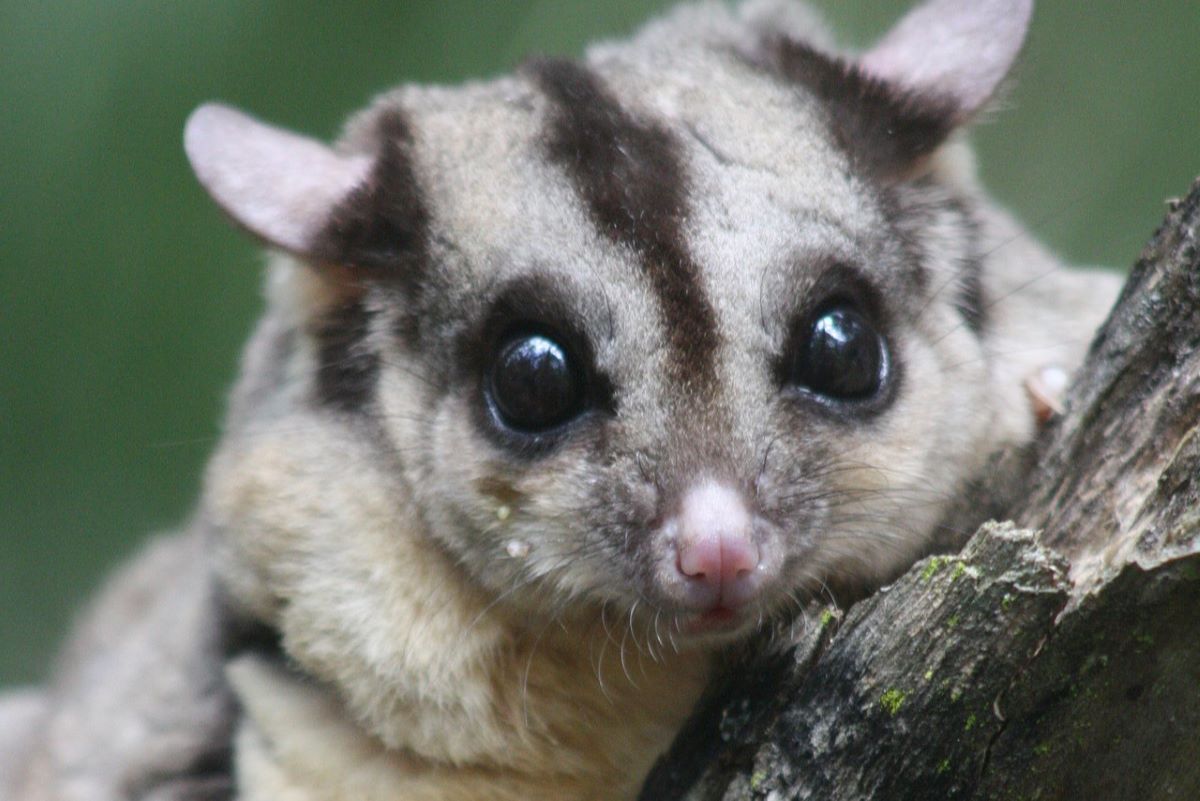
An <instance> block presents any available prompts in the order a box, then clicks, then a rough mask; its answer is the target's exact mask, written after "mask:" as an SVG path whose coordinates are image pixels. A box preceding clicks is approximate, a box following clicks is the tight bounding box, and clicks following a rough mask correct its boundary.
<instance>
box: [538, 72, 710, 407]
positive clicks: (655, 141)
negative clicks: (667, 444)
mask: <svg viewBox="0 0 1200 801" xmlns="http://www.w3.org/2000/svg"><path fill="white" fill-rule="evenodd" d="M532 70H533V74H534V75H535V77H536V80H537V82H538V84H539V85H540V87H541V88H542V91H544V92H545V93H546V95H547V96H548V97H549V99H550V101H551V102H552V103H553V104H554V116H553V120H552V122H551V127H550V131H549V141H548V146H549V152H550V155H551V157H552V158H553V159H554V161H555V162H557V163H558V164H560V165H561V166H563V167H564V168H565V169H566V171H567V173H568V175H569V176H570V177H571V180H572V182H573V183H574V185H575V188H576V191H578V192H579V194H580V196H581V197H582V198H583V200H584V202H585V203H586V205H587V207H588V210H589V212H590V213H591V216H592V219H593V221H594V223H595V225H596V227H597V228H599V230H600V231H602V232H603V233H604V235H605V236H607V237H608V238H609V239H611V240H613V241H614V242H617V243H620V244H622V245H625V246H626V247H628V248H630V249H632V250H633V251H634V252H636V253H637V255H638V256H639V257H640V261H641V266H642V270H643V272H644V273H645V275H646V277H647V278H648V279H649V281H650V285H651V287H653V289H654V293H655V295H656V296H657V298H658V302H659V306H660V308H661V309H662V314H663V319H664V323H665V325H666V328H667V337H668V342H669V343H670V347H671V360H670V365H671V368H670V369H671V370H672V372H673V373H674V377H675V378H676V379H678V380H679V381H681V382H682V383H684V384H687V385H689V387H690V388H692V389H693V390H698V389H700V388H702V387H705V386H709V387H711V386H712V385H713V384H714V383H715V381H714V379H715V373H716V366H715V358H716V350H717V346H718V344H719V335H718V333H717V315H716V311H715V310H714V309H713V306H712V303H711V302H710V301H709V299H708V297H707V296H706V295H705V293H704V290H703V288H702V285H701V282H700V271H699V269H698V268H697V266H696V264H695V262H694V261H693V260H692V258H691V255H690V254H689V253H688V248H687V245H686V243H685V241H684V237H683V231H682V226H683V222H684V218H685V215H686V203H685V197H684V196H685V192H686V189H685V185H684V177H683V169H682V167H681V165H680V163H679V155H678V152H677V145H676V143H675V141H674V139H673V138H672V136H671V134H670V133H669V132H668V131H667V130H666V129H665V128H662V127H660V126H657V125H654V124H653V123H650V122H648V121H644V120H639V119H637V118H635V117H634V116H633V115H631V114H630V113H629V112H628V111H626V110H625V109H624V108H622V107H621V106H620V104H619V103H618V102H617V101H616V99H615V98H613V97H612V96H611V95H610V94H609V92H608V90H607V89H606V88H605V87H604V85H603V84H602V83H601V82H600V80H599V78H597V77H596V76H595V75H593V74H592V73H591V72H589V71H588V70H587V69H585V68H584V67H582V66H580V65H578V64H575V63H573V62H569V61H560V60H551V61H542V62H538V63H535V64H534V65H533V66H532Z"/></svg>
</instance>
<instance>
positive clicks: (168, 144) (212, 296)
mask: <svg viewBox="0 0 1200 801" xmlns="http://www.w3.org/2000/svg"><path fill="white" fill-rule="evenodd" d="M667 5H669V3H667V2H664V1H663V0H616V1H614V2H604V3H600V2H596V0H590V2H589V1H585V0H569V1H564V0H556V1H555V2H549V1H548V0H514V1H512V2H481V1H479V0H476V1H475V2H469V1H468V0H441V1H440V2H436V3H433V2H429V3H414V2H409V3H403V2H394V3H382V2H336V3H333V2H297V1H296V0H292V1H291V2H283V1H282V0H274V1H273V2H269V1H267V0H263V2H234V0H206V1H205V2H203V3H168V2H150V1H149V0H140V1H134V0H108V2H104V0H91V1H90V2H83V1H81V0H59V1H58V2H53V3H35V2H32V0H8V2H5V3H0V101H2V102H3V108H4V111H3V114H0V296H2V297H3V301H2V305H0V420H2V421H3V422H2V425H3V428H2V429H0V432H2V433H0V684H5V683H13V682H25V681H32V680H36V679H37V678H38V677H39V676H42V675H43V674H44V672H45V670H46V667H47V665H48V663H49V660H50V658H51V655H52V653H53V649H54V647H55V645H56V643H57V642H58V640H59V639H60V638H61V636H62V634H63V632H64V630H65V628H66V626H67V624H68V622H69V620H70V616H71V614H72V611H73V610H75V609H76V608H78V606H79V605H80V604H81V602H82V601H83V600H84V598H86V597H87V596H88V595H89V594H90V593H91V592H93V591H94V589H95V588H96V586H97V584H98V582H99V581H100V579H101V577H102V576H103V575H104V573H105V572H106V571H109V570H110V569H111V568H112V567H113V566H114V565H115V564H116V563H118V562H119V561H120V560H121V559H122V558H124V557H125V556H126V555H127V554H128V553H129V552H130V551H131V550H132V549H134V548H135V547H136V545H137V543H138V542H139V541H140V540H142V539H143V538H144V537H145V536H147V535H148V534H149V533H151V532H153V531H155V530H161V529H165V528H169V527H171V526H172V525H175V524H176V523H178V522H180V521H181V520H183V519H184V518H185V516H186V515H187V514H188V512H189V509H190V507H191V504H192V503H193V499H194V497H195V495H196V491H197V487H198V483H199V476H200V471H201V469H202V465H203V462H204V459H205V456H206V454H207V453H208V451H209V450H210V448H211V446H212V444H213V442H214V439H215V436H216V433H217V430H218V421H219V418H220V415H221V409H222V404H223V400H222V398H223V393H224V388H225V387H226V385H227V384H228V383H229V382H230V380H231V379H232V377H233V375H234V369H235V363H236V359H237V355H238V350H239V346H240V344H241V342H242V340H243V338H244V337H245V336H246V334H247V332H248V331H249V328H250V326H251V323H252V321H253V319H254V317H255V314H256V313H257V310H258V307H259V290H258V285H259V278H260V276H259V273H260V267H261V263H262V259H261V256H260V255H259V253H258V252H257V250H256V248H255V247H254V246H253V245H252V244H251V243H250V242H249V241H248V240H247V239H245V238H243V237H242V236H241V235H239V234H238V233H237V232H235V231H234V230H232V229H231V228H230V227H229V226H227V225H226V224H225V223H224V222H223V220H222V218H221V216H220V215H219V214H218V213H217V212H216V211H215V210H214V208H213V207H212V206H211V205H210V204H209V203H208V202H207V200H206V199H205V197H204V196H203V194H202V193H201V191H200V190H199V189H198V188H197V187H196V185H195V183H194V182H193V180H192V178H191V176H190V174H189V172H188V168H187V165H186V163H185V161H184V158H183V154H182V151H181V147H180V131H181V129H182V125H183V121H184V119H185V117H186V115H187V113H188V112H189V111H190V110H191V109H192V108H193V107H194V106H195V105H197V104H198V103H200V102H202V101H204V100H208V99H212V98H220V99H223V100H226V101H229V102H232V103H234V104H236V105H239V106H242V107H244V108H246V109H250V110H253V111H254V112H255V113H256V114H258V115H261V116H263V117H265V118H266V119H269V120H272V121H275V122H278V123H281V124H284V125H287V126H290V127H294V128H297V129H300V130H303V131H306V132H310V133H313V134H316V135H319V136H321V137H326V138H328V137H331V136H332V135H334V134H335V133H336V132H337V130H338V125H339V122H340V121H341V120H342V119H343V117H344V116H345V115H346V114H347V113H348V112H350V111H351V110H354V109H356V108H358V107H359V106H361V105H363V103H364V102H365V101H366V100H367V99H368V98H369V97H370V96H371V94H372V93H374V92H376V91H378V90H381V89H384V88H386V87H388V86H390V85H393V84H395V83H398V82H400V81H402V80H403V81H427V82H428V81H432V82H456V81H459V80H461V79H464V78H468V77H479V76H486V75H490V74H494V73H497V72H500V71H504V70H507V69H509V68H511V67H512V66H514V65H515V64H516V63H517V62H518V61H519V60H520V59H521V58H522V57H524V56H526V55H529V54H534V53H568V54H571V53H578V52H579V51H580V49H581V48H582V46H583V44H584V43H585V42H587V41H588V40H590V39H593V38H595V37H597V36H606V35H612V34H618V33H623V32H626V31H628V30H630V29H631V28H632V27H633V26H634V25H635V24H636V23H637V22H638V21H640V20H642V19H644V18H645V17H647V16H649V15H651V14H652V13H654V12H655V11H657V10H660V9H662V8H664V7H666V6H667ZM822 5H823V6H824V7H825V8H826V10H827V13H828V16H829V17H830V18H831V20H832V21H833V22H834V23H835V24H836V26H837V28H838V30H840V31H841V32H842V34H843V40H844V41H845V42H846V43H847V44H859V45H861V44H866V43H867V42H869V41H870V40H871V38H872V37H873V36H875V35H878V34H879V33H881V32H882V31H883V30H885V29H886V25H887V24H888V23H889V22H890V21H891V20H893V19H895V18H896V17H897V16H898V15H899V14H900V13H901V10H902V9H903V8H904V7H905V6H906V5H907V3H906V2H900V1H899V0H896V1H894V2H879V1H878V0H873V1H872V0H825V2H823V3H822ZM1198 44H1200V5H1197V3H1196V0H1174V1H1173V2H1168V1H1166V0H1159V1H1158V2H1150V3H1130V2H1127V1H1123V0H1093V1H1092V2H1088V3H1073V2H1061V0H1052V1H1051V2H1043V4H1042V6H1041V7H1040V8H1039V10H1038V12H1037V16H1036V19H1035V22H1034V27H1033V32H1032V35H1031V40H1030V43H1029V46H1028V48H1027V51H1026V55H1025V58H1024V60H1023V62H1022V64H1021V66H1020V68H1019V70H1018V79H1019V81H1020V82H1019V83H1018V85H1017V88H1016V90H1015V91H1014V92H1013V93H1012V94H1011V96H1010V98H1009V100H1008V101H1007V102H1006V104H1005V106H1006V110H1005V111H1004V113H1003V114H998V115H995V116H994V118H993V119H991V120H989V121H988V123H987V124H985V125H983V126H981V127H979V128H978V129H977V131H976V134H975V139H976V141H977V142H978V144H979V146H980V151H981V160H982V165H983V172H984V175H985V177H986V178H987V180H988V182H989V183H990V185H991V186H992V187H993V189H994V190H995V193H996V194H997V195H998V196H999V197H1000V198H1001V199H1002V200H1003V201H1004V202H1005V203H1006V204H1008V205H1009V206H1011V207H1013V208H1014V209H1016V210H1017V212H1018V213H1019V214H1020V215H1021V216H1022V217H1023V218H1024V219H1025V220H1026V221H1027V222H1028V223H1029V225H1030V227H1031V228H1032V229H1033V230H1034V231H1035V232H1037V234H1038V235H1040V236H1041V237H1042V238H1043V239H1044V240H1046V241H1047V242H1048V243H1050V244H1051V245H1052V246H1053V247H1055V248H1057V249H1058V250H1059V251H1061V252H1062V253H1063V254H1065V255H1066V256H1068V257H1069V258H1071V259H1073V260H1076V261H1083V262H1097V263H1104V264H1110V265H1117V266H1121V267H1126V266H1128V265H1129V264H1131V263H1132V262H1133V260H1134V259H1135V258H1136V256H1137V254H1138V251H1139V249H1140V248H1141V246H1142V244H1143V242H1144V241H1145V240H1146V239H1147V238H1148V236H1149V234H1150V233H1151V231H1152V230H1153V229H1154V227H1155V226H1156V225H1157V223H1158V222H1159V220H1160V219H1161V217H1162V214H1163V202H1162V201H1163V200H1164V199H1165V198H1167V197H1169V196H1172V195H1178V194H1181V193H1183V192H1185V191H1186V189H1187V188H1188V185H1189V183H1190V181H1191V179H1192V178H1193V177H1194V176H1195V175H1196V174H1197V173H1198V172H1200V63H1198V62H1197V52H1198V51H1197V45H1198Z"/></svg>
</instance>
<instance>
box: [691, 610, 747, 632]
mask: <svg viewBox="0 0 1200 801" xmlns="http://www.w3.org/2000/svg"><path fill="white" fill-rule="evenodd" d="M745 624H746V615H745V614H743V612H741V611H739V610H737V609H730V608H728V607H726V606H715V607H713V608H712V609H709V610H707V611H705V612H701V613H699V614H696V615H692V616H691V617H688V618H687V619H686V620H685V621H683V623H682V625H681V627H680V628H681V630H682V632H683V633H684V634H686V635H688V636H700V635H705V634H729V633H732V632H735V631H737V630H739V629H742V628H743V627H744V626H745Z"/></svg>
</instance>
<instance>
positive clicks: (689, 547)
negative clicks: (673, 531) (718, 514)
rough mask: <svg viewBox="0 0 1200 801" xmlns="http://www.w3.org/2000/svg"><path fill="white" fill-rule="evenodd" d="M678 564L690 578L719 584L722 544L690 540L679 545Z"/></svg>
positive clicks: (704, 540) (712, 541) (710, 540)
mask: <svg viewBox="0 0 1200 801" xmlns="http://www.w3.org/2000/svg"><path fill="white" fill-rule="evenodd" d="M676 564H677V566H678V568H679V572H680V573H682V574H683V575H685V576H687V577H688V578H692V579H696V580H700V581H708V582H712V583H719V582H720V576H721V543H720V541H719V540H715V539H702V540H689V541H684V542H681V543H679V545H678V558H677V560H676Z"/></svg>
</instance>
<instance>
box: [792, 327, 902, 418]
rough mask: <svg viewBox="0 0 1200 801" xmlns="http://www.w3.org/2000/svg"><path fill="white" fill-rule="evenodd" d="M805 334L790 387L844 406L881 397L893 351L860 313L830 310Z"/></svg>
mask: <svg viewBox="0 0 1200 801" xmlns="http://www.w3.org/2000/svg"><path fill="white" fill-rule="evenodd" d="M800 334H801V335H800V336H799V337H798V338H797V342H796V347H795V349H794V351H793V354H792V361H791V365H790V370H789V376H788V380H789V383H791V384H793V385H794V386H797V387H800V388H802V389H806V390H808V391H810V392H814V393H816V394H817V395H822V396H824V397H826V398H830V399H833V400H839V401H859V400H868V399H870V398H872V397H874V396H875V395H876V393H878V392H879V390H880V388H881V387H882V386H883V382H884V379H885V378H886V375H887V366H888V357H887V350H886V347H885V345H884V342H883V337H881V336H880V335H879V332H877V331H876V330H875V328H874V327H873V326H872V325H871V323H870V322H869V321H868V320H867V318H866V317H864V316H863V315H862V313H861V312H859V311H858V310H857V309H856V308H854V307H853V306H849V305H836V306H832V307H829V308H826V309H825V310H824V311H822V312H820V313H819V314H817V315H816V317H815V318H813V320H812V321H811V323H810V324H809V327H808V330H807V331H803V332H800Z"/></svg>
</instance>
